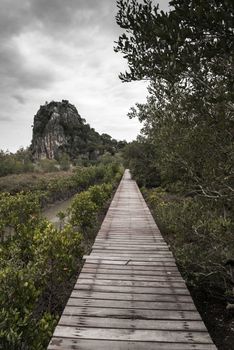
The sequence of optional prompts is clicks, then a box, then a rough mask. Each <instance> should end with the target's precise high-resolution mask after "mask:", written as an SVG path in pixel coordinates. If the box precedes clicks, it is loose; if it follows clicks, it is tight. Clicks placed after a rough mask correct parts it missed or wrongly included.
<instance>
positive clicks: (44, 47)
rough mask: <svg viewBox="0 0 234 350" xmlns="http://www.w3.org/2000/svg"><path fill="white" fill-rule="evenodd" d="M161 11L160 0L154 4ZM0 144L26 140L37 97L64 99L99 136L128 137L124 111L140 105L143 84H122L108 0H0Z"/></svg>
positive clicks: (134, 126) (131, 125)
mask: <svg viewBox="0 0 234 350" xmlns="http://www.w3.org/2000/svg"><path fill="white" fill-rule="evenodd" d="M159 3H160V8H161V9H167V4H168V1H167V0H161V1H159ZM0 5H1V6H0V149H4V150H6V149H8V150H10V151H13V152H14V151H16V150H17V149H18V148H19V147H20V146H24V147H25V146H28V145H29V144H30V142H31V136H32V128H31V125H32V123H33V117H34V115H35V114H36V112H37V110H38V109H39V106H40V105H41V104H44V103H45V101H51V100H54V101H61V100H62V99H68V100H69V101H70V102H71V103H72V104H74V105H75V106H76V107H77V109H78V111H79V113H80V114H81V116H82V117H83V118H85V119H86V120H87V122H89V123H90V124H91V126H92V127H94V128H95V129H96V130H97V131H98V132H100V133H103V132H104V133H108V134H110V135H111V136H112V137H115V138H117V139H127V140H132V139H134V138H135V137H136V135H137V133H138V132H139V130H140V125H139V123H138V122H137V121H136V120H129V119H128V118H127V117H126V114H127V112H128V110H129V108H130V107H131V106H133V105H134V104H135V102H144V101H145V97H146V94H147V90H146V85H145V83H143V82H134V83H122V82H121V81H120V80H119V78H118V74H119V72H121V71H124V69H125V68H126V62H125V61H124V59H123V58H122V56H121V54H116V53H114V51H113V46H114V41H116V40H117V39H118V35H119V34H120V33H121V29H120V28H119V27H118V26H117V24H116V23H115V14H116V1H115V0H0Z"/></svg>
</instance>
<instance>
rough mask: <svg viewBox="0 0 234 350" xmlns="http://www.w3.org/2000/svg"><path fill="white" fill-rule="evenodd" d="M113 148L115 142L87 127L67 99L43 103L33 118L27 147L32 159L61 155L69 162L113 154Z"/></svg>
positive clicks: (114, 147)
mask: <svg viewBox="0 0 234 350" xmlns="http://www.w3.org/2000/svg"><path fill="white" fill-rule="evenodd" d="M117 148H118V142H117V141H116V140H114V139H112V138H111V136H109V135H107V134H102V135H100V134H99V133H98V132H96V131H95V130H94V129H93V128H91V127H90V126H89V124H87V123H86V121H85V119H82V118H81V116H80V115H79V113H78V111H77V109H76V107H75V106H73V105H72V104H70V103H69V101H67V100H62V102H54V101H52V102H50V103H46V104H45V105H43V106H41V107H40V109H39V111H38V112H37V114H36V115H35V117H34V124H33V137H32V144H31V147H30V149H31V152H32V157H33V159H34V160H40V159H43V158H48V159H59V157H60V156H61V155H62V154H64V153H65V154H67V155H68V156H69V157H70V158H71V159H77V158H78V157H79V156H80V155H83V156H84V157H87V158H88V159H96V158H97V157H98V155H99V154H103V153H104V152H106V151H108V152H110V153H115V151H116V150H117Z"/></svg>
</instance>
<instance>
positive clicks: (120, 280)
mask: <svg viewBox="0 0 234 350" xmlns="http://www.w3.org/2000/svg"><path fill="white" fill-rule="evenodd" d="M84 259H85V264H84V266H83V269H82V271H81V273H80V276H79V278H78V280H77V282H76V284H75V286H74V289H73V291H72V293H71V296H70V298H69V300H68V302H67V305H66V307H65V309H64V311H63V314H62V316H61V318H60V321H59V323H58V325H57V327H56V329H55V331H54V334H53V337H52V339H51V342H50V344H49V347H48V349H49V350H61V349H64V350H72V349H73V350H76V349H77V350H99V349H100V350H143V349H144V350H155V349H157V350H215V349H216V347H215V345H214V344H213V342H212V340H211V338H210V336H209V334H208V332H207V329H206V327H205V325H204V323H203V321H202V319H201V317H200V315H199V313H198V312H197V310H196V307H195V305H194V303H193V300H192V298H191V296H190V293H189V291H188V289H187V287H186V285H185V282H184V280H183V279H182V277H181V275H180V273H179V271H178V269H177V266H176V262H175V259H174V257H173V255H172V253H171V251H170V250H169V247H168V245H167V244H166V242H165V241H164V239H163V237H162V236H161V233H160V231H159V229H158V227H157V225H156V223H155V221H154V219H153V217H152V215H151V213H150V211H149V208H148V207H147V205H146V203H145V201H144V199H143V197H142V195H141V193H140V191H139V189H138V186H137V184H136V183H135V182H134V181H133V180H131V177H130V174H129V171H127V170H126V171H125V174H124V176H123V179H122V180H121V182H120V185H119V187H118V190H117V191H116V193H115V196H114V198H113V200H112V203H111V205H110V207H109V210H108V212H107V214H106V217H105V219H104V221H103V223H102V225H101V228H100V230H99V233H98V235H97V237H96V240H95V242H94V245H93V248H92V251H91V253H90V255H85V256H84Z"/></svg>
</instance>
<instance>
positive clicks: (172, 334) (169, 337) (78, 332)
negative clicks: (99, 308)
mask: <svg viewBox="0 0 234 350" xmlns="http://www.w3.org/2000/svg"><path fill="white" fill-rule="evenodd" d="M54 335H55V337H63V338H76V339H98V340H120V341H122V340H125V341H141V340H142V339H145V341H146V342H153V341H154V342H165V343H186V344H187V343H201V344H211V343H212V341H211V339H210V336H209V334H208V333H207V332H193V333H191V332H188V331H172V330H170V331H166V330H150V329H147V330H145V329H141V330H138V329H114V328H91V327H89V328H85V327H72V326H69V327H67V326H57V328H56V330H55V333H54Z"/></svg>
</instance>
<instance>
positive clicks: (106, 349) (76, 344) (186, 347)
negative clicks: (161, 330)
mask: <svg viewBox="0 0 234 350" xmlns="http://www.w3.org/2000/svg"><path fill="white" fill-rule="evenodd" d="M61 349H62V350H99V349H101V350H216V347H215V346H214V345H213V344H195V343H192V344H183V343H160V342H156V343H155V342H144V341H140V342H135V341H118V340H117V341H113V340H99V339H95V340H90V339H86V340H84V339H79V340H77V339H74V338H70V339H68V338H61V337H54V338H52V340H51V343H50V345H49V347H48V350H61Z"/></svg>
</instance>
